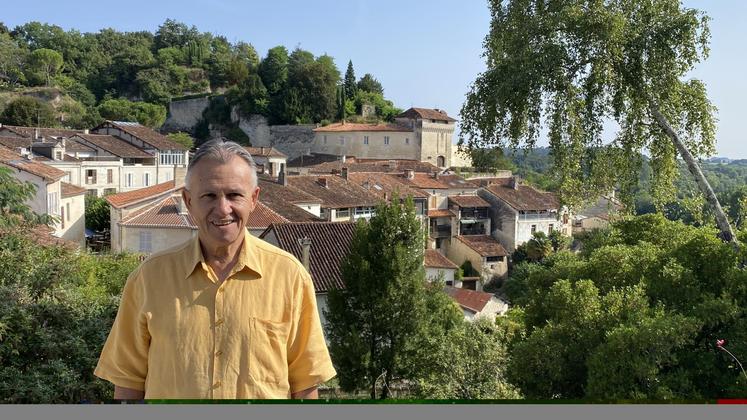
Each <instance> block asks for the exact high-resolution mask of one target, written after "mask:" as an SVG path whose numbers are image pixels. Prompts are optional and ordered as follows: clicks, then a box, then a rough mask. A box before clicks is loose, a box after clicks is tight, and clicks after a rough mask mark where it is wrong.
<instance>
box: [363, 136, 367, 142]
mask: <svg viewBox="0 0 747 420" xmlns="http://www.w3.org/2000/svg"><path fill="white" fill-rule="evenodd" d="M363 144H368V136H363Z"/></svg>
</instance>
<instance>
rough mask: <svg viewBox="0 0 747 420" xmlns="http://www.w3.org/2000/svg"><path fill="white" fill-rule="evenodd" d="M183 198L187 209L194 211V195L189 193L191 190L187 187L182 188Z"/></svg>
mask: <svg viewBox="0 0 747 420" xmlns="http://www.w3.org/2000/svg"><path fill="white" fill-rule="evenodd" d="M182 200H184V205H185V206H187V210H189V211H190V212H191V211H192V197H191V195H190V194H189V190H187V189H186V188H182Z"/></svg>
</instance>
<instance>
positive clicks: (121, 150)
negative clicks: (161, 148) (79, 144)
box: [74, 134, 153, 158]
mask: <svg viewBox="0 0 747 420" xmlns="http://www.w3.org/2000/svg"><path fill="white" fill-rule="evenodd" d="M74 138H75V139H81V140H82V141H83V144H85V143H89V144H92V145H94V146H96V147H98V148H100V149H103V150H105V151H107V152H109V153H111V154H112V155H114V156H118V157H121V158H152V157H153V155H151V154H148V153H146V152H145V151H144V150H141V149H139V148H137V147H135V146H133V145H132V144H130V143H129V142H126V141H124V140H122V139H120V138H117V137H114V136H110V135H106V134H78V135H76V136H75V137H74Z"/></svg>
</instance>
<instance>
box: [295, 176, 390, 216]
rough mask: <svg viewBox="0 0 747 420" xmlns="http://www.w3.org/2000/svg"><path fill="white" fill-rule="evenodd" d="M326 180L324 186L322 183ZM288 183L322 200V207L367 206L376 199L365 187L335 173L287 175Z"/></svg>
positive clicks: (376, 201) (372, 204) (373, 203)
mask: <svg viewBox="0 0 747 420" xmlns="http://www.w3.org/2000/svg"><path fill="white" fill-rule="evenodd" d="M325 182H326V185H327V186H326V187H325V186H324V185H323V184H324V183H325ZM288 184H289V185H292V186H294V187H296V188H298V189H299V190H302V191H305V192H307V193H309V194H311V195H313V196H314V197H317V198H318V199H320V200H322V207H324V208H350V207H368V206H375V205H376V204H378V200H377V199H376V197H374V196H373V195H372V194H370V193H369V192H368V191H367V190H366V189H365V188H363V187H361V186H360V185H357V184H355V183H354V182H349V181H347V180H345V179H343V178H342V177H339V176H336V175H308V176H289V177H288Z"/></svg>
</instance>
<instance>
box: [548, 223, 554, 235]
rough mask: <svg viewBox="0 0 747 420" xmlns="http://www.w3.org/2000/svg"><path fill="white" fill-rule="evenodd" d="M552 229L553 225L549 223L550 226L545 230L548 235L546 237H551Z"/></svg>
mask: <svg viewBox="0 0 747 420" xmlns="http://www.w3.org/2000/svg"><path fill="white" fill-rule="evenodd" d="M552 228H553V224H552V223H550V226H549V227H548V228H547V234H548V235H551V234H552Z"/></svg>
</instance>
